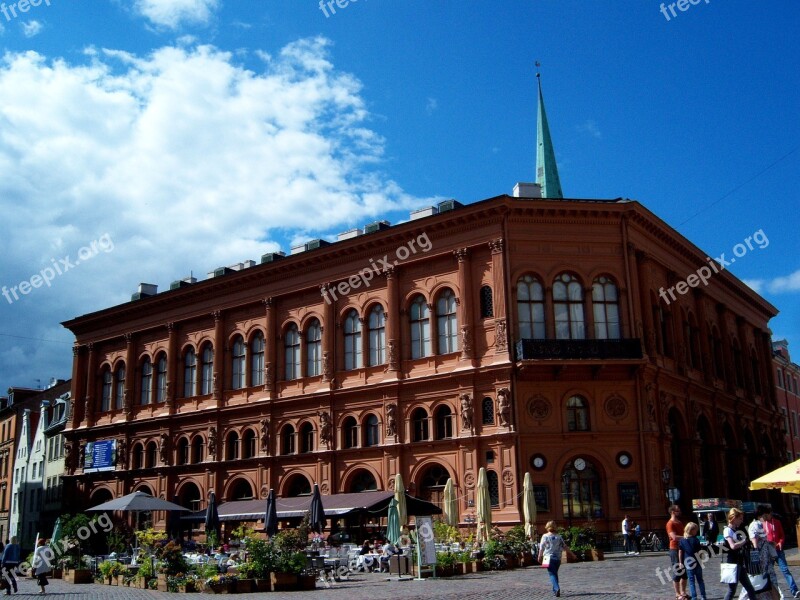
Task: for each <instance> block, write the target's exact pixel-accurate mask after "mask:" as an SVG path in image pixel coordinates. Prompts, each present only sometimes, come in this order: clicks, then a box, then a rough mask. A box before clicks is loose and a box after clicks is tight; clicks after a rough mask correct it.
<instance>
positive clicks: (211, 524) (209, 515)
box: [206, 492, 219, 540]
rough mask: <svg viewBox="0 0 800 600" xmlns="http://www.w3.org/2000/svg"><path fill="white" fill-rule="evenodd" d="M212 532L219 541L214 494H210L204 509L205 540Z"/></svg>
mask: <svg viewBox="0 0 800 600" xmlns="http://www.w3.org/2000/svg"><path fill="white" fill-rule="evenodd" d="M212 532H213V534H214V536H215V537H216V538H217V539H219V512H218V511H217V496H216V494H214V492H211V495H210V496H209V499H208V508H207V509H206V540H208V538H209V536H210V535H211V533H212Z"/></svg>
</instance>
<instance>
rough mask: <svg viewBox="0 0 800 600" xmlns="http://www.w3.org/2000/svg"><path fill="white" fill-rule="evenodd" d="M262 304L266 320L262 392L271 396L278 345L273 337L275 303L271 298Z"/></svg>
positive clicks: (265, 299) (275, 337)
mask: <svg viewBox="0 0 800 600" xmlns="http://www.w3.org/2000/svg"><path fill="white" fill-rule="evenodd" d="M262 303H263V304H264V311H265V318H266V325H265V327H264V329H265V331H266V336H265V342H266V347H265V348H264V391H265V392H267V393H268V394H270V395H272V392H274V391H275V364H276V357H277V349H276V346H277V343H278V339H277V336H276V335H275V330H276V323H275V301H274V299H273V298H264V299H263V300H262Z"/></svg>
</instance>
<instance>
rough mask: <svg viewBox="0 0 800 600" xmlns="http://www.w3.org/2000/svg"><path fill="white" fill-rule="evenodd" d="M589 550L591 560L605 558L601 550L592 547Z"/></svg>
mask: <svg viewBox="0 0 800 600" xmlns="http://www.w3.org/2000/svg"><path fill="white" fill-rule="evenodd" d="M591 552H592V560H605V557H604V556H603V551H602V550H597V549H596V548H593V549H592V551H591Z"/></svg>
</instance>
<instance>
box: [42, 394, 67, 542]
mask: <svg viewBox="0 0 800 600" xmlns="http://www.w3.org/2000/svg"><path fill="white" fill-rule="evenodd" d="M69 401H70V393H69V392H67V393H66V394H62V395H61V396H59V397H58V398H55V399H54V400H51V401H50V406H49V407H48V409H47V411H43V412H42V418H41V420H42V421H44V438H45V442H44V443H45V461H44V474H43V475H42V479H43V481H44V505H43V506H42V514H41V519H40V522H41V528H42V533H43V534H45V537H50V535H51V532H52V530H53V527H54V526H55V522H56V519H57V518H58V517H59V516H60V515H61V513H62V512H64V511H63V510H62V496H61V490H62V488H63V483H62V479H63V475H64V464H65V462H64V454H65V452H64V436H63V435H62V434H61V432H62V431H64V427H65V426H66V424H67V418H68V417H69Z"/></svg>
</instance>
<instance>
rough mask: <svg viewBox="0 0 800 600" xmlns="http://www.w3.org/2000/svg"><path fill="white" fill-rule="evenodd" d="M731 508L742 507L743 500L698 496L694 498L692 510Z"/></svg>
mask: <svg viewBox="0 0 800 600" xmlns="http://www.w3.org/2000/svg"><path fill="white" fill-rule="evenodd" d="M731 508H742V501H741V500H731V499H730V498H696V499H694V500H692V510H695V511H696V510H706V511H708V510H712V511H713V510H728V509H731Z"/></svg>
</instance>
